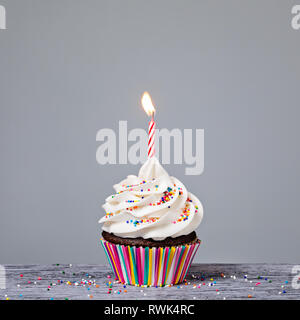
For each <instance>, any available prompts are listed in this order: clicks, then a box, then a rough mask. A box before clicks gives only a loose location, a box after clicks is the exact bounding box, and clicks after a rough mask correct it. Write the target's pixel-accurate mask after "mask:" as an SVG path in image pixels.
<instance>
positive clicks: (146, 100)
mask: <svg viewBox="0 0 300 320" xmlns="http://www.w3.org/2000/svg"><path fill="white" fill-rule="evenodd" d="M142 106H143V108H144V110H145V111H146V113H147V115H148V116H150V117H151V120H150V122H149V129H148V158H151V157H153V156H154V155H155V121H154V113H155V108H154V106H153V103H152V100H151V97H150V95H149V93H148V92H144V94H143V96H142Z"/></svg>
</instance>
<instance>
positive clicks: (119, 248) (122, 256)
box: [117, 245, 129, 283]
mask: <svg viewBox="0 0 300 320" xmlns="http://www.w3.org/2000/svg"><path fill="white" fill-rule="evenodd" d="M117 248H118V250H119V253H120V254H121V258H122V261H123V266H124V270H125V273H126V277H127V279H126V280H127V282H128V283H129V277H128V273H127V268H126V264H125V259H124V255H123V251H122V248H121V247H120V246H119V245H118V246H117Z"/></svg>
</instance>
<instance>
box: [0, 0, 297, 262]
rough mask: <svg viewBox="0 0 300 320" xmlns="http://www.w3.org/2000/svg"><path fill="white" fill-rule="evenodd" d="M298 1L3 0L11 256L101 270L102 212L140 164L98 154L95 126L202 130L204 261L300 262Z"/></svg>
mask: <svg viewBox="0 0 300 320" xmlns="http://www.w3.org/2000/svg"><path fill="white" fill-rule="evenodd" d="M296 3H297V1H287V0H285V1H282V0H281V1H274V0H268V1H267V0H264V1H262V0H257V1H253V0H251V1H250V0H248V1H238V0H236V1H229V0H227V1H211V0H207V1H200V0H198V1H174V0H172V1H171V0H168V1H166V0H164V1H145V0H136V1H99V0H88V1H87V0H85V1H84V0H80V1H79V0H76V1H75V0H73V1H71V0H59V1H58V0H51V1H50V0H47V1H45V0H43V1H42V0H39V1H38V0H19V1H17V0H0V4H3V5H5V7H6V10H7V30H5V31H3V30H0V123H1V126H0V150H1V157H0V210H1V212H0V262H1V263H54V262H55V263H56V262H68V263H79V262H81V263H103V262H104V254H103V252H102V249H101V248H100V246H99V241H98V239H99V237H100V226H99V225H98V224H97V221H98V219H99V218H100V217H101V216H102V214H103V211H102V209H101V204H102V203H103V201H104V199H105V197H106V196H108V195H109V194H111V193H112V185H113V184H114V183H116V182H118V181H120V180H121V179H123V178H124V177H125V176H126V175H128V174H130V173H137V171H138V169H139V166H133V165H107V166H101V165H99V164H97V162H96V158H95V155H96V149H97V147H98V145H99V143H97V142H96V139H95V137H96V132H97V131H98V130H99V129H101V128H105V127H108V128H113V129H115V130H117V127H118V121H119V120H128V125H129V129H132V128H136V127H142V128H146V127H147V118H146V116H145V114H144V112H143V111H142V110H141V108H140V106H139V99H140V95H141V93H142V92H143V91H145V90H148V91H149V92H150V93H151V94H152V96H153V98H154V100H155V103H156V105H157V107H158V111H157V126H158V127H160V128H169V129H172V128H181V129H184V128H194V129H195V128H204V129H205V170H204V173H203V174H202V175H200V176H185V175H184V168H183V167H184V166H180V165H167V166H166V169H167V170H168V171H169V173H170V174H172V175H174V176H176V177H177V178H179V179H180V180H181V181H182V182H183V183H184V184H185V185H186V186H187V187H188V189H189V190H190V191H192V192H193V193H195V194H196V195H198V197H199V198H200V200H201V201H202V203H203V205H204V208H205V217H204V220H203V222H202V224H201V225H200V227H199V229H198V235H199V237H200V238H201V239H202V240H203V245H202V248H200V249H199V251H198V252H199V253H198V257H197V261H199V262H284V261H285V262H291V263H294V262H299V244H300V234H299V225H300V215H299V208H300V201H299V178H300V177H299V172H300V170H299V169H300V161H299V160H300V159H299V141H298V139H299V133H298V130H299V125H298V124H299V121H300V111H299V80H300V63H299V54H300V31H295V30H293V29H292V28H291V23H290V21H291V18H292V15H291V8H292V6H293V5H294V4H296ZM298 3H299V1H298Z"/></svg>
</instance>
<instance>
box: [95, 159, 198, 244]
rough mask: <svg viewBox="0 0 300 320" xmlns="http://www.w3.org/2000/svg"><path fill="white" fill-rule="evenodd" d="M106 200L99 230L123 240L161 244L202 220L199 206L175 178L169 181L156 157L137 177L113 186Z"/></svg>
mask: <svg viewBox="0 0 300 320" xmlns="http://www.w3.org/2000/svg"><path fill="white" fill-rule="evenodd" d="M114 189H115V190H116V193H115V194H114V195H111V196H109V197H108V198H107V199H106V202H105V204H104V205H103V208H104V210H105V212H106V214H105V216H104V217H102V218H101V219H100V220H99V222H100V223H103V226H102V229H103V230H104V231H106V232H109V233H113V234H114V235H116V236H119V237H123V238H138V237H142V238H144V239H149V238H152V239H153V240H164V239H165V238H167V237H172V238H176V237H179V236H182V235H187V234H189V233H191V232H193V231H195V229H196V228H197V227H198V225H199V224H200V222H201V220H202V217H203V207H202V204H201V202H200V201H199V200H198V199H197V198H196V197H195V196H194V195H193V194H192V193H190V192H188V191H187V190H186V188H185V186H184V185H183V184H182V183H181V182H180V181H179V180H177V179H176V178H174V177H170V176H169V175H168V173H167V172H166V171H165V170H164V168H163V167H162V166H161V165H160V163H159V161H158V160H157V158H156V157H152V158H149V159H148V160H147V161H146V162H145V164H144V165H143V166H142V167H141V169H140V171H139V175H138V176H135V175H129V176H128V177H127V178H126V179H125V180H123V181H121V182H120V183H119V184H116V185H114Z"/></svg>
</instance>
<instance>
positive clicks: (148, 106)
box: [142, 91, 155, 116]
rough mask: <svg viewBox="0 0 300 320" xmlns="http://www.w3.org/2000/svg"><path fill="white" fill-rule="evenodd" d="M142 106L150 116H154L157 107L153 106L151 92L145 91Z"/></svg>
mask: <svg viewBox="0 0 300 320" xmlns="http://www.w3.org/2000/svg"><path fill="white" fill-rule="evenodd" d="M142 106H143V108H144V110H145V112H146V113H147V115H148V116H153V114H154V112H155V108H154V106H153V103H152V100H151V97H150V94H149V93H148V92H147V91H146V92H144V93H143V96H142Z"/></svg>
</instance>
